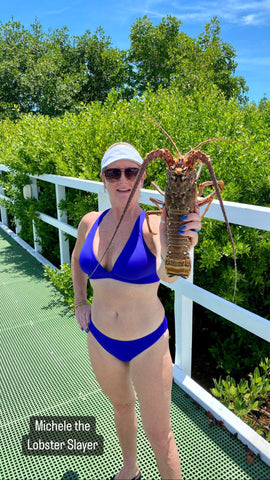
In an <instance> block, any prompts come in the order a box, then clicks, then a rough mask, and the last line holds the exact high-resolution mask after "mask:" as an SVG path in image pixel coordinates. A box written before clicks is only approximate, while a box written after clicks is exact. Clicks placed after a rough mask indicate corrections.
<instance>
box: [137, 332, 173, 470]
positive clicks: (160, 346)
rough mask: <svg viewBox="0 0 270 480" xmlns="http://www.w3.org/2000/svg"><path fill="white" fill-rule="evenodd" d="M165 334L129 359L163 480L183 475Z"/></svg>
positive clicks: (146, 430)
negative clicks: (174, 429) (173, 425)
mask: <svg viewBox="0 0 270 480" xmlns="http://www.w3.org/2000/svg"><path fill="white" fill-rule="evenodd" d="M168 337H169V334H168V331H167V332H166V333H165V334H164V335H163V336H162V337H161V338H160V339H159V340H158V341H157V342H156V343H154V345H152V346H151V347H150V348H148V349H147V350H145V351H144V352H142V353H141V354H140V355H138V356H137V357H135V358H134V359H133V360H132V361H131V378H132V381H133V383H134V387H135V390H136V392H137V395H138V399H139V403H140V409H141V417H142V421H143V426H144V430H145V433H146V435H147V437H148V439H149V441H150V444H151V446H152V448H153V450H154V453H155V456H156V461H157V466H158V469H159V472H160V475H161V477H162V479H163V480H167V479H169V480H179V479H181V478H182V476H181V467H180V460H179V456H178V451H177V447H176V443H175V439H174V436H173V433H172V430H171V421H170V405H171V388H172V360H171V355H170V351H169V345H168Z"/></svg>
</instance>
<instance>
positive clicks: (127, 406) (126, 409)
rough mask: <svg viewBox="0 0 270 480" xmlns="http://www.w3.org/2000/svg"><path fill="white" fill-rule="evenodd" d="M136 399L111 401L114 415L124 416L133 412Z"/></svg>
mask: <svg viewBox="0 0 270 480" xmlns="http://www.w3.org/2000/svg"><path fill="white" fill-rule="evenodd" d="M135 403H136V399H135V398H134V400H130V401H128V402H127V403H123V402H112V406H113V409H114V413H115V415H117V416H118V417H124V416H126V415H130V414H133V413H134V411H135Z"/></svg>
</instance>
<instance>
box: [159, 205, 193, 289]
mask: <svg viewBox="0 0 270 480" xmlns="http://www.w3.org/2000/svg"><path fill="white" fill-rule="evenodd" d="M166 218H167V212H166V209H165V208H163V211H162V215H161V219H160V225H159V236H157V237H159V238H157V237H156V239H154V242H155V244H156V252H157V274H158V276H159V278H160V280H163V281H164V282H167V283H173V282H175V281H176V280H177V279H178V276H174V277H168V276H167V274H166V269H165V258H166V254H167V227H166ZM182 220H183V222H184V225H183V226H182V227H181V231H180V232H179V235H183V236H184V237H189V238H190V247H189V250H191V248H194V247H195V245H197V243H198V232H199V231H200V230H201V217H200V209H199V207H197V206H196V207H195V212H194V213H190V214H189V215H187V216H185V217H182Z"/></svg>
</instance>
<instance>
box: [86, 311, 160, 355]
mask: <svg viewBox="0 0 270 480" xmlns="http://www.w3.org/2000/svg"><path fill="white" fill-rule="evenodd" d="M89 329H90V332H91V333H92V335H93V337H94V338H95V339H96V340H97V342H98V343H99V344H100V345H101V346H102V347H103V348H104V350H106V351H107V352H109V353H110V354H111V355H113V356H114V357H116V358H118V360H121V361H122V362H130V360H132V359H133V358H134V357H136V356H137V355H139V354H140V353H142V352H143V351H144V350H146V349H147V348H149V347H151V346H152V345H153V344H154V343H156V342H157V341H158V339H159V338H160V337H162V335H163V334H164V333H165V332H166V330H167V329H168V323H167V318H166V317H164V320H163V322H162V323H161V325H160V326H159V327H158V328H157V329H156V330H154V331H153V332H152V333H149V335H146V336H145V337H141V338H136V339H135V340H116V339H114V338H111V337H108V336H107V335H104V334H103V333H102V332H101V331H100V330H98V329H97V327H95V325H94V324H93V322H92V320H91V319H90V327H89Z"/></svg>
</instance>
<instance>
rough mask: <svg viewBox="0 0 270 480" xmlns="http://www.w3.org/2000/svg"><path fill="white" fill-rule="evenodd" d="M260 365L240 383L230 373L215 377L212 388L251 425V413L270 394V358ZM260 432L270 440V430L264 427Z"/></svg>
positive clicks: (214, 392) (224, 402)
mask: <svg viewBox="0 0 270 480" xmlns="http://www.w3.org/2000/svg"><path fill="white" fill-rule="evenodd" d="M259 367H260V368H259ZM259 367H256V368H255V370H254V372H253V373H250V374H249V375H248V376H249V380H247V379H245V378H242V379H241V380H240V382H239V383H237V382H236V381H235V379H234V378H232V377H231V376H229V375H228V376H227V377H226V379H225V380H224V379H222V378H221V377H220V378H219V380H218V381H217V380H216V379H214V384H215V387H214V388H212V389H211V392H212V394H213V395H214V396H215V397H216V398H218V399H219V400H220V401H221V402H222V403H223V404H224V405H225V406H226V407H227V408H229V409H230V410H232V411H233V412H234V413H235V414H236V415H237V416H238V417H240V418H242V419H243V420H245V421H247V422H248V423H249V424H250V425H252V424H253V420H251V421H250V418H251V415H250V414H252V413H253V412H257V411H258V410H259V408H260V406H261V405H262V404H263V403H264V402H265V400H267V399H268V398H269V396H270V360H269V359H268V358H265V360H264V361H261V362H260V364H259ZM258 433H260V434H263V435H264V436H266V438H267V439H268V440H270V435H269V432H267V430H266V429H265V431H264V429H263V427H260V428H259V429H258Z"/></svg>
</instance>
